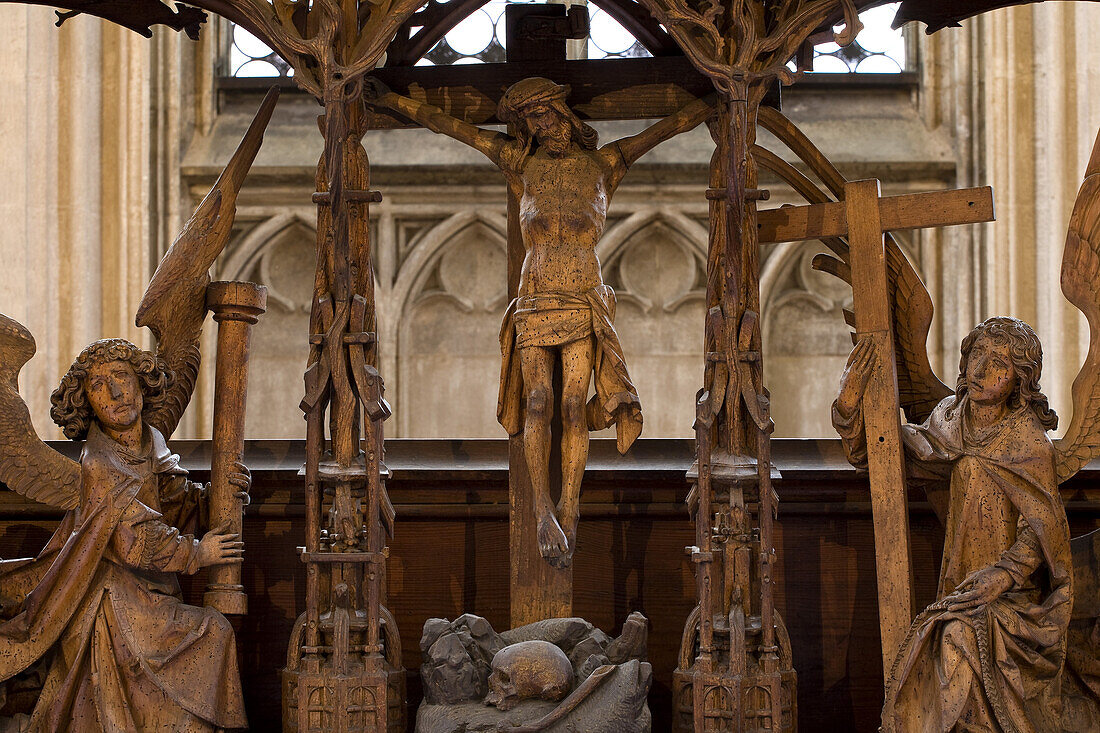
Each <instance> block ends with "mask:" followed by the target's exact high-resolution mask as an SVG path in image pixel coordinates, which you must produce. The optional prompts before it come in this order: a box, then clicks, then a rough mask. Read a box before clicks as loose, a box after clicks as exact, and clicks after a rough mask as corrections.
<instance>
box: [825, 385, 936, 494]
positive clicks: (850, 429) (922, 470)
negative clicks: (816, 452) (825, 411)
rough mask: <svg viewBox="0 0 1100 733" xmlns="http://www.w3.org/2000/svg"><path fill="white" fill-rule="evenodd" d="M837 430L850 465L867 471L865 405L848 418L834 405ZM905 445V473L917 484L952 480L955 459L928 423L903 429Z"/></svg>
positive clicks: (834, 421) (902, 427)
mask: <svg viewBox="0 0 1100 733" xmlns="http://www.w3.org/2000/svg"><path fill="white" fill-rule="evenodd" d="M833 428H834V429H835V430H836V432H837V435H839V436H840V441H841V443H842V444H843V445H844V454H845V456H847V458H848V462H849V463H851V464H852V465H853V466H855V467H856V468H867V433H866V431H865V430H864V426H863V405H862V404H860V405H859V407H858V408H856V411H855V412H854V413H852V414H851V415H850V416H848V417H844V416H843V415H841V414H840V410H838V409H837V406H836V402H835V401H834V402H833ZM901 443H902V447H903V448H904V450H905V473H906V476H907V477H908V478H911V479H914V480H917V481H922V482H923V481H931V482H939V481H942V480H946V479H949V478H950V475H951V458H950V456H948V455H947V454H946V453H945V452H944V451H943V450H942V448H941V447H940V446H939V443H938V441H936V440H935V439H934V437H933V436H932V435H931V434H930V432H929V429H928V423H927V422H925V423H924V424H923V425H910V424H908V423H906V424H903V425H902V426H901Z"/></svg>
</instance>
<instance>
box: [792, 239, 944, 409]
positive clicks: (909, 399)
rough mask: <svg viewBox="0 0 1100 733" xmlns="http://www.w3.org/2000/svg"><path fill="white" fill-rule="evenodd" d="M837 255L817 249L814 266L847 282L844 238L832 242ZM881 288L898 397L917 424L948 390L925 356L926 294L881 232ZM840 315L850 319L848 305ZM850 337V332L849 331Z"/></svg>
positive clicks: (928, 306)
mask: <svg viewBox="0 0 1100 733" xmlns="http://www.w3.org/2000/svg"><path fill="white" fill-rule="evenodd" d="M833 250H834V252H837V256H836V257H833V256H831V255H824V254H822V255H817V256H816V257H814V262H813V266H814V269H817V270H821V271H823V272H828V273H831V274H833V275H836V276H837V277H840V278H842V279H843V280H844V281H845V282H847V283H848V284H849V285H851V284H852V277H851V268H850V266H849V263H848V253H847V244H844V243H842V244H841V246H840V247H836V246H834V247H833ZM886 276H887V288H888V290H889V295H890V303H891V306H892V311H893V321H894V352H895V354H896V359H897V372H898V400H899V402H900V403H901V407H902V409H903V410H905V417H906V419H907V420H908V421H909V422H911V423H917V424H920V423H922V422H924V421H925V420H927V419H928V416H929V415H930V414H932V410H933V409H934V408H935V407H936V405H938V404H939V403H940V401H941V400H943V398H944V397H947V396H948V395H950V394H951V392H952V390H951V388H950V387H948V386H947V385H946V384H944V383H943V382H941V381H940V380H939V377H937V376H936V373H935V372H934V371H932V365H931V364H930V363H929V362H928V331H929V329H930V328H931V326H932V313H933V306H932V297H931V296H930V295H929V294H928V290H927V289H926V288H925V287H924V283H923V282H922V281H921V279H920V275H918V274H917V271H916V270H915V269H913V265H912V264H911V263H910V262H909V258H908V257H906V256H905V253H904V252H903V251H902V249H901V247H900V246H898V243H897V241H896V240H895V239H894V238H893V237H891V236H889V235H887V237H886ZM844 318H845V320H846V321H847V322H848V325H849V326H853V327H854V324H855V317H854V315H853V314H852V313H851V311H845V313H844ZM853 338H854V337H853Z"/></svg>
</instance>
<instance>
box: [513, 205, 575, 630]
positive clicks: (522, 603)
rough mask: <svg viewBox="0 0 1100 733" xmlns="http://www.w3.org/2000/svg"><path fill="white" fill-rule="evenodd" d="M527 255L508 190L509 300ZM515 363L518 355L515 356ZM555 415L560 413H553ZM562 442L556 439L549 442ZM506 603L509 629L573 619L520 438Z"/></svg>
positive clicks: (565, 574)
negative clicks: (541, 529)
mask: <svg viewBox="0 0 1100 733" xmlns="http://www.w3.org/2000/svg"><path fill="white" fill-rule="evenodd" d="M524 254H525V250H524V247H523V235H522V234H521V232H520V228H519V197H518V196H517V194H516V192H515V191H513V190H512V188H511V186H509V189H508V298H509V299H512V298H515V297H516V294H517V293H518V292H519V274H520V269H521V268H522V267H523V258H524ZM516 358H517V359H518V358H519V354H516ZM555 409H558V408H557V407H555ZM551 439H552V440H556V441H557V440H561V437H560V435H556V436H551ZM508 551H509V555H510V557H511V562H510V563H509V568H510V569H509V585H508V598H509V601H510V604H509V605H510V608H511V612H510V616H511V627H512V628H513V629H514V628H517V627H519V626H524V625H526V624H530V623H534V622H536V621H542V620H544V619H548V618H568V617H569V616H572V615H573V568H572V566H569V567H566V568H555V567H553V566H551V565H550V563H548V562H547V561H546V559H545V558H544V557H543V556H542V553H541V552H540V551H539V543H538V531H537V527H536V522H535V491H534V489H533V488H532V486H531V476H530V474H529V473H528V471H527V458H526V456H525V455H524V452H523V433H522V432H521V433H519V434H518V435H512V436H509V438H508Z"/></svg>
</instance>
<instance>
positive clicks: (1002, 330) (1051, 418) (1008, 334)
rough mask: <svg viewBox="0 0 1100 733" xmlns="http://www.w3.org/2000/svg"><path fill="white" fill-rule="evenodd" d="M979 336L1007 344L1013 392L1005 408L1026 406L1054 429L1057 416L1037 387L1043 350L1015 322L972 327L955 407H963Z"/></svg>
mask: <svg viewBox="0 0 1100 733" xmlns="http://www.w3.org/2000/svg"><path fill="white" fill-rule="evenodd" d="M981 336H989V337H990V338H991V339H993V341H994V342H995V343H998V344H1005V343H1007V344H1008V353H1009V356H1010V358H1011V359H1012V366H1013V368H1015V370H1016V391H1015V392H1013V394H1012V396H1011V397H1009V398H1008V406H1009V407H1010V408H1012V409H1016V408H1018V407H1020V406H1022V405H1027V406H1028V407H1030V408H1031V409H1032V411H1034V412H1035V416H1036V417H1038V418H1039V424H1040V425H1042V426H1043V427H1044V428H1045V429H1046V430H1054V429H1055V428H1057V427H1058V414H1057V413H1056V412H1054V410H1052V409H1050V404H1049V403H1048V402H1047V396H1046V395H1045V394H1043V390H1042V388H1041V387H1039V376H1040V375H1041V374H1042V371H1043V346H1042V344H1041V343H1039V337H1038V336H1037V335H1036V334H1035V331H1034V330H1032V328H1031V326H1029V325H1027V324H1026V323H1024V322H1023V321H1021V320H1019V319H1018V318H1006V317H1003V316H998V317H995V318H989V319H987V320H985V321H982V322H981V323H979V324H978V325H977V326H975V327H974V330H973V331H971V332H970V333H969V334H967V336H966V338H964V339H963V342H962V357H961V358H960V360H959V380H958V382H957V383H956V385H955V395H956V401H955V404H962V402H961V401H962V398H963V396H964V395H965V394H966V367H967V364H968V363H969V362H970V352H971V350H972V349H973V348H974V343H975V342H976V341H977V340H978V338H979V337H981Z"/></svg>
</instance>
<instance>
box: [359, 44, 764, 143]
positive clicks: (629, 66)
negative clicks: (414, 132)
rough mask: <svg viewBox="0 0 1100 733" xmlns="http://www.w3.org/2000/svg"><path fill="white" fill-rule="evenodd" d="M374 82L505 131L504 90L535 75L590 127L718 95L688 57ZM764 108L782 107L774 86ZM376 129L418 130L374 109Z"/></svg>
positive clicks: (515, 64)
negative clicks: (562, 89)
mask: <svg viewBox="0 0 1100 733" xmlns="http://www.w3.org/2000/svg"><path fill="white" fill-rule="evenodd" d="M372 73H373V75H375V76H377V77H378V78H379V79H381V80H382V81H384V82H385V83H386V85H387V86H389V87H390V89H392V90H394V91H395V92H397V93H398V94H404V95H406V96H409V97H413V98H414V99H417V100H419V101H423V102H427V103H429V104H433V105H435V106H437V107H440V108H441V109H442V110H443V111H444V112H446V113H447V114H449V115H451V116H452V117H457V118H458V119H460V120H463V121H464V122H469V123H470V124H473V125H486V124H488V125H492V124H501V123H500V120H498V119H497V116H496V112H497V103H498V102H499V101H500V98H501V96H502V95H503V94H504V90H505V89H507V88H508V87H509V86H511V85H512V84H514V83H516V82H517V81H520V80H521V79H526V78H527V77H531V76H544V77H546V78H548V79H550V80H551V81H553V82H555V83H557V84H566V85H568V86H569V88H570V92H569V99H568V100H567V101H568V104H569V106H570V107H571V108H572V109H573V110H574V111H575V112H576V113H577V115H578V116H579V117H580V118H581V119H584V120H590V121H591V120H631V119H652V118H656V117H666V116H668V115H670V114H673V113H675V112H678V111H679V110H680V108H681V107H683V106H684V105H686V104H687V103H688V102H691V101H692V100H693V99H696V98H700V97H705V96H707V95H708V94H710V93H712V92H713V91H714V84H712V83H711V81H710V79H708V78H707V77H705V76H703V75H702V74H700V73H699V72H698V71H697V70H696V69H695V67H694V66H692V65H691V62H690V61H688V59H687V58H685V57H683V56H662V57H655V58H637V59H598V60H589V61H581V60H576V61H542V62H524V61H512V62H509V63H503V64H456V65H452V66H406V67H385V66H383V67H379V68H377V69H375V70H374V72H372ZM763 104H765V105H768V106H771V107H775V108H777V109H778V107H779V86H778V84H776V85H774V87H773V88H771V89H770V90H769V92H768V95H767V97H766V98H765V99H764V102H763ZM368 116H369V118H370V119H369V124H370V127H371V128H372V129H392V128H400V127H417V125H416V124H415V123H412V122H410V121H409V120H406V119H405V118H403V117H401V116H400V115H397V114H395V113H393V112H390V111H388V110H381V109H371V110H369V114H368Z"/></svg>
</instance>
